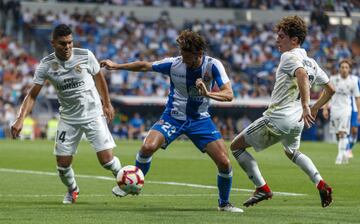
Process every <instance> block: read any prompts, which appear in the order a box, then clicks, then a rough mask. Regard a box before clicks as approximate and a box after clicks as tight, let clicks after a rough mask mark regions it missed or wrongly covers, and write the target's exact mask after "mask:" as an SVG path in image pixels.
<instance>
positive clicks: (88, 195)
mask: <svg viewBox="0 0 360 224" xmlns="http://www.w3.org/2000/svg"><path fill="white" fill-rule="evenodd" d="M109 195H110V196H112V194H81V197H107V196H109ZM240 195H243V194H231V196H240ZM63 196H64V195H63V194H0V197H10V198H14V197H15V198H44V197H63ZM139 196H140V197H219V194H143V193H142V194H140V195H139ZM134 197H138V196H134Z"/></svg>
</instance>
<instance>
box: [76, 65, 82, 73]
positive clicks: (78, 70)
mask: <svg viewBox="0 0 360 224" xmlns="http://www.w3.org/2000/svg"><path fill="white" fill-rule="evenodd" d="M81 70H82V69H81V67H80V65H76V66H75V72H76V73H78V74H81Z"/></svg>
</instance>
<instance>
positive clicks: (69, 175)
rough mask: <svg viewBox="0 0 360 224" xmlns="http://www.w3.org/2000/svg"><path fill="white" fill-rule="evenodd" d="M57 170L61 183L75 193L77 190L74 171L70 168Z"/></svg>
mask: <svg viewBox="0 0 360 224" xmlns="http://www.w3.org/2000/svg"><path fill="white" fill-rule="evenodd" d="M57 170H58V172H59V177H60V179H61V182H63V184H64V185H65V186H66V187H67V188H68V191H69V192H70V191H73V190H75V189H76V188H77V184H76V180H75V174H74V170H73V169H72V168H71V166H69V167H60V166H57Z"/></svg>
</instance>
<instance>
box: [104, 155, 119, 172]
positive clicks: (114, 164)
mask: <svg viewBox="0 0 360 224" xmlns="http://www.w3.org/2000/svg"><path fill="white" fill-rule="evenodd" d="M103 167H104V168H105V169H107V170H111V172H112V174H113V175H114V177H116V176H117V174H118V172H119V170H120V169H121V163H120V160H119V158H118V157H116V156H114V157H113V159H112V160H111V161H110V162H108V163H106V164H104V165H103Z"/></svg>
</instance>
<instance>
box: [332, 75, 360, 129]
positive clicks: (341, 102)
mask: <svg viewBox="0 0 360 224" xmlns="http://www.w3.org/2000/svg"><path fill="white" fill-rule="evenodd" d="M330 82H331V83H332V84H333V86H334V87H335V90H336V92H335V94H334V96H333V97H332V99H331V101H330V105H331V107H330V108H331V110H330V133H339V132H345V133H346V134H349V132H350V120H351V111H352V102H351V98H352V97H359V96H360V92H359V88H358V79H357V77H355V76H351V75H349V76H348V77H346V78H345V79H344V78H341V76H340V74H338V75H334V76H332V77H330ZM355 108H356V107H355Z"/></svg>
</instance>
